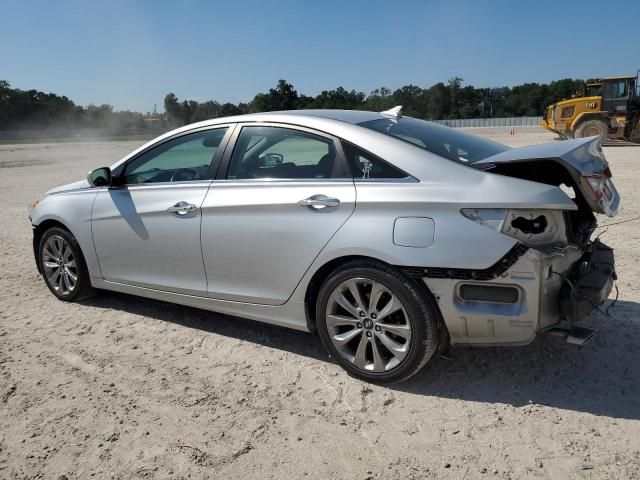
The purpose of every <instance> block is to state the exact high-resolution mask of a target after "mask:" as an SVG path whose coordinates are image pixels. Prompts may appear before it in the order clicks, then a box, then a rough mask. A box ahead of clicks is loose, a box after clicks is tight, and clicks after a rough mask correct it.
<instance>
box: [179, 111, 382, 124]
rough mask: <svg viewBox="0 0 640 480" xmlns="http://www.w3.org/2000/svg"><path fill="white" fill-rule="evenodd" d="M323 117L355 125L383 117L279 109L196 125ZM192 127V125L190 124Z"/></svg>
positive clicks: (372, 113) (216, 119)
mask: <svg viewBox="0 0 640 480" xmlns="http://www.w3.org/2000/svg"><path fill="white" fill-rule="evenodd" d="M287 117H290V118H287ZM318 118H323V119H327V120H337V121H340V122H345V123H350V124H352V125H356V124H358V123H362V122H368V121H370V120H379V119H381V118H385V116H384V115H383V114H382V113H379V112H368V111H363V110H333V109H315V110H279V111H273V112H260V113H247V114H244V115H234V116H232V117H218V118H214V119H211V120H205V121H203V122H200V123H198V124H197V125H198V126H206V125H215V124H218V123H228V122H268V121H276V122H281V121H283V119H287V120H290V121H291V123H294V124H298V125H304V124H306V123H308V122H311V123H313V120H316V119H318ZM190 126H191V127H193V126H194V125H193V124H192V125H190Z"/></svg>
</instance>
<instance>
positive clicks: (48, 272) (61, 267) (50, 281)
mask: <svg viewBox="0 0 640 480" xmlns="http://www.w3.org/2000/svg"><path fill="white" fill-rule="evenodd" d="M39 254H40V258H39V260H40V264H41V265H42V276H43V278H44V281H45V282H46V284H47V287H49V290H51V292H52V293H53V294H54V295H55V296H56V297H58V298H59V299H60V300H65V301H68V302H73V301H76V300H81V299H82V298H84V297H86V296H87V294H88V293H89V292H90V290H91V284H90V281H89V273H88V271H87V267H86V265H85V262H84V258H83V256H82V252H81V251H80V246H79V245H78V242H77V241H76V239H75V238H74V237H73V235H71V234H70V233H69V232H67V231H66V230H63V229H62V228H58V227H54V228H50V229H49V230H47V231H46V232H45V233H44V235H42V238H41V239H40V248H39Z"/></svg>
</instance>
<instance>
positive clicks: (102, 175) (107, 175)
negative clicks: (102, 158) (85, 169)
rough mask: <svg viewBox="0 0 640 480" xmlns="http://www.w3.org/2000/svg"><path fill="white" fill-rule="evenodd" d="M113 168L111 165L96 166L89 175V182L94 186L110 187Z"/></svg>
mask: <svg viewBox="0 0 640 480" xmlns="http://www.w3.org/2000/svg"><path fill="white" fill-rule="evenodd" d="M111 180H112V178H111V169H110V168H109V167H101V168H96V169H95V170H93V171H92V172H89V174H88V175H87V182H89V185H91V186H92V187H108V186H109V185H111Z"/></svg>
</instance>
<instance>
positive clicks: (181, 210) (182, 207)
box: [167, 202, 198, 215]
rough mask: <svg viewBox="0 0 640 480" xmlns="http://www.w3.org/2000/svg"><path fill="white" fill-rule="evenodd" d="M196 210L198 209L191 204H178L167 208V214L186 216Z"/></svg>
mask: <svg viewBox="0 0 640 480" xmlns="http://www.w3.org/2000/svg"><path fill="white" fill-rule="evenodd" d="M197 208H198V207H196V206H195V205H194V204H192V203H187V202H178V203H176V204H175V205H173V206H172V207H169V208H167V212H170V213H177V214H178V215H186V214H187V213H189V212H193V211H194V210H196V209H197Z"/></svg>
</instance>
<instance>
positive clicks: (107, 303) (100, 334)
mask: <svg viewBox="0 0 640 480" xmlns="http://www.w3.org/2000/svg"><path fill="white" fill-rule="evenodd" d="M475 132H477V133H481V134H483V135H487V136H490V137H492V138H495V139H497V140H499V141H503V142H505V143H509V144H511V145H526V144H530V143H538V142H545V141H553V137H552V136H551V135H549V134H547V133H544V132H542V131H540V130H538V129H535V128H534V129H524V128H517V129H516V134H515V135H514V136H510V135H508V134H507V132H508V129H506V128H501V129H475ZM136 146H137V142H123V143H91V144H58V145H56V144H39V145H14V146H11V145H5V146H0V204H1V205H2V206H3V221H2V226H1V228H0V240H1V245H2V249H1V250H0V268H1V271H2V272H3V274H2V275H1V276H0V292H1V293H0V478H2V479H5V478H6V479H13V478H19V479H32V478H46V479H59V480H63V479H86V478H90V477H93V478H100V479H102V478H107V479H109V478H123V479H127V478H221V479H222V478H224V479H226V478H244V479H253V478H277V479H283V478H319V479H331V478H336V479H337V478H347V479H361V480H364V479H383V478H384V479H387V478H398V479H400V478H402V479H407V478H455V479H463V478H467V479H477V478H501V479H519V478H527V479H538V478H540V479H573V478H578V479H583V478H584V479H625V480H628V479H638V478H640V388H639V383H640V381H639V379H640V348H639V346H638V328H639V327H640V318H639V315H640V305H639V304H638V302H639V301H640V288H639V286H638V279H639V274H640V222H638V221H636V222H629V223H625V224H621V225H616V226H612V227H610V228H609V230H608V231H607V232H606V233H605V234H604V235H603V237H602V238H603V239H604V240H605V241H606V242H607V243H609V244H610V245H611V246H613V247H614V248H615V249H616V254H617V263H618V270H619V276H620V279H619V282H618V286H619V288H620V301H619V302H618V304H617V306H616V307H615V309H614V310H613V311H612V312H611V318H606V317H605V316H604V315H601V314H594V315H593V316H591V317H590V318H589V319H587V320H586V321H585V324H586V325H587V326H592V327H597V328H599V329H600V332H599V333H598V334H597V336H596V337H595V339H594V340H592V341H591V343H589V344H588V345H587V346H585V347H583V348H575V347H569V346H566V345H564V344H563V343H562V341H560V340H559V339H557V338H550V337H544V338H539V339H538V340H536V341H535V342H534V343H533V344H531V345H529V346H527V347H521V348H487V349H468V348H456V349H454V350H453V352H452V353H453V357H454V358H453V359H452V360H445V359H437V360H435V361H433V363H432V364H431V365H430V366H429V367H428V368H427V369H426V370H424V371H423V372H422V373H421V374H420V375H418V376H417V377H415V378H414V379H412V380H411V381H410V382H408V383H404V384H401V385H396V386H393V387H381V386H374V385H368V384H366V383H363V382H360V381H358V380H354V379H353V378H350V377H349V376H348V375H346V374H345V372H344V371H343V370H342V369H340V368H339V367H338V366H337V365H335V364H334V363H332V362H331V361H330V360H329V359H328V358H327V355H326V354H325V352H324V351H323V349H322V347H321V345H320V342H319V340H318V339H317V338H316V337H314V336H312V335H309V334H303V333H298V332H293V331H288V330H284V329H281V328H276V327H270V326H266V325H262V324H259V323H254V322H250V321H247V320H240V319H237V318H229V317H225V316H221V315H216V314H212V313H208V312H204V311H199V310H196V309H191V308H185V307H180V306H174V305H170V304H165V303H162V302H158V301H152V300H144V299H140V298H136V297H132V296H127V295H120V294H112V293H106V292H105V293H103V294H101V295H99V296H97V297H95V298H92V299H90V300H88V301H85V302H84V303H81V304H65V303H63V302H59V301H57V300H56V299H55V298H54V297H53V296H52V295H51V294H50V293H49V291H48V290H47V288H46V286H45V285H44V283H43V281H42V280H41V278H40V277H39V276H38V273H37V272H36V269H35V266H34V262H33V258H32V250H31V228H30V225H29V221H28V219H27V214H28V208H29V205H30V203H31V202H32V201H33V199H35V198H36V197H37V195H38V194H40V193H41V192H43V191H45V190H47V189H49V188H51V187H54V186H56V185H59V184H62V183H67V182H70V181H74V180H77V179H79V178H81V177H82V175H83V174H84V173H85V172H86V171H88V170H89V169H91V168H93V167H98V166H102V165H108V164H111V163H112V162H113V161H115V160H116V159H118V158H120V156H122V155H123V154H125V153H126V152H128V151H130V150H132V149H133V148H134V147H136ZM606 155H607V157H608V158H609V160H610V162H611V165H612V170H613V172H614V179H615V182H616V184H617V186H618V188H619V189H620V191H621V193H622V196H623V199H624V206H623V209H622V212H621V215H619V217H617V218H616V220H617V221H620V220H628V219H632V218H634V217H636V216H638V215H640V187H639V185H640V148H638V147H611V148H607V149H606ZM603 220H606V219H603ZM607 221H608V220H607Z"/></svg>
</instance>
